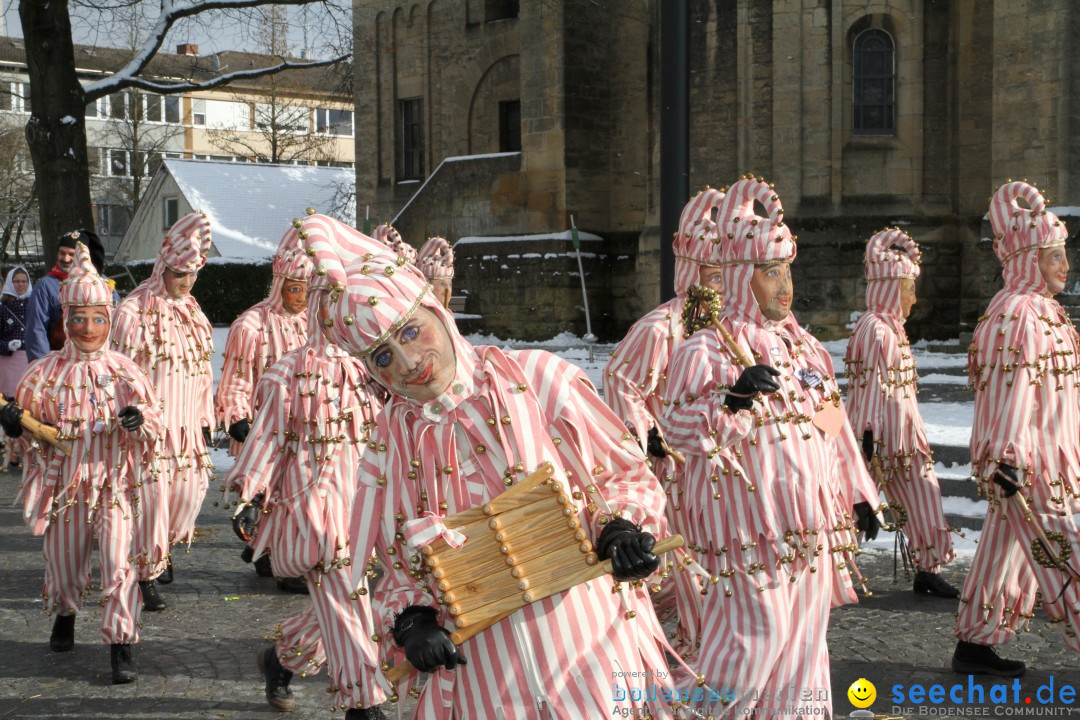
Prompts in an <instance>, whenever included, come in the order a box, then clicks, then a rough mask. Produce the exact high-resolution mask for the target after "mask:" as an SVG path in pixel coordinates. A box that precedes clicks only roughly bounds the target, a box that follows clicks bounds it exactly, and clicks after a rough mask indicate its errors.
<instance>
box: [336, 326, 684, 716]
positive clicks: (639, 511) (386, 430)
mask: <svg viewBox="0 0 1080 720" xmlns="http://www.w3.org/2000/svg"><path fill="white" fill-rule="evenodd" d="M425 306H426V307H429V308H430V309H431V310H432V311H433V312H436V313H437V314H439V316H440V317H441V318H442V319H443V323H444V324H446V325H447V327H448V328H449V329H451V336H452V338H454V343H455V351H456V355H457V362H458V367H457V375H456V379H455V380H454V381H453V382H452V383H451V385H450V387H449V388H448V389H447V391H446V392H445V393H443V395H442V396H440V397H439V398H437V399H436V400H433V401H430V402H427V403H423V404H421V403H418V402H416V401H412V400H407V399H403V398H400V397H397V396H392V397H391V399H390V401H389V402H388V404H387V405H386V408H385V414H384V415H383V416H382V417H381V418H380V420H379V425H378V432H377V434H376V437H375V439H374V441H373V442H372V443H371V445H370V450H369V452H367V453H365V454H364V456H363V457H362V458H361V465H360V486H359V487H358V489H357V496H356V504H355V506H354V509H353V515H352V518H353V532H354V545H353V548H354V549H353V557H360V556H362V555H363V553H364V552H365V551H366V548H369V547H372V546H374V547H375V548H376V550H377V553H378V558H379V561H380V562H381V563H382V564H383V566H384V567H385V569H386V573H387V574H386V577H385V578H383V580H382V581H381V582H380V583H379V585H378V586H377V588H376V601H377V602H376V607H375V610H376V613H377V615H376V622H377V625H378V626H379V628H380V630H381V633H382V640H383V644H384V647H385V651H386V652H387V653H389V655H390V657H391V658H394V659H395V660H400V659H402V657H403V656H402V653H401V651H400V650H398V649H397V648H396V646H395V645H394V644H393V642H392V640H391V637H390V632H389V631H390V629H391V628H392V626H393V622H394V615H395V614H396V613H399V612H401V611H402V610H403V609H404V608H406V607H408V606H410V605H425V606H436V607H438V605H437V601H436V597H435V596H434V595H433V594H432V591H431V579H430V578H429V577H428V576H427V575H426V574H425V573H422V572H420V571H419V570H418V568H419V566H418V565H417V564H416V563H417V562H418V557H417V556H416V554H415V551H414V550H412V549H410V546H409V545H408V543H407V538H406V535H405V533H404V532H403V531H405V530H407V526H408V524H409V523H410V521H414V520H417V519H418V518H422V517H427V516H428V514H429V513H432V514H435V515H439V516H442V515H448V514H452V513H455V512H459V511H462V510H465V509H467V508H472V507H476V506H478V505H480V504H481V503H483V502H484V501H485V500H486V499H488V498H491V497H494V496H496V495H498V494H500V493H501V492H502V491H504V490H505V489H506V487H507V486H509V485H511V484H513V483H514V482H515V481H516V480H518V479H521V478H523V477H525V475H527V474H528V473H529V472H531V471H532V470H533V469H535V468H536V467H538V466H539V465H540V464H541V463H543V462H551V463H552V464H553V465H554V467H555V477H556V478H557V479H558V480H559V481H560V482H562V483H564V484H565V485H566V486H567V490H568V494H571V493H572V496H573V498H574V502H575V504H576V505H577V511H578V515H579V517H580V519H581V521H582V526H583V527H586V528H590V529H591V532H592V534H593V538H594V539H595V537H596V536H597V535H598V534H599V531H600V526H599V523H600V522H601V521H602V519H603V518H605V517H607V516H609V514H611V513H620V514H622V516H624V517H626V518H628V519H630V520H632V521H634V522H637V523H640V524H641V525H643V526H644V528H645V529H646V530H648V531H650V532H652V533H653V534H654V535H656V536H657V537H663V536H665V535H666V534H667V523H666V521H665V519H664V496H663V493H662V491H661V490H660V488H659V485H658V483H657V482H656V479H655V477H654V476H653V475H652V474H651V473H650V472H649V471H648V469H647V468H646V465H645V462H644V457H643V454H642V451H641V448H640V447H638V445H637V444H636V443H635V442H634V439H633V437H632V436H631V435H630V434H629V433H628V432H625V428H624V425H623V423H622V421H621V420H620V419H619V418H617V417H616V416H615V415H614V414H613V413H612V412H611V411H610V410H609V409H608V408H607V407H606V406H605V405H604V404H603V403H602V402H601V401H600V399H599V397H598V396H597V395H596V392H595V390H594V389H593V388H592V386H591V385H590V383H589V382H588V380H587V379H586V378H585V376H584V375H583V374H582V373H581V372H580V371H579V370H577V369H576V368H574V367H573V366H571V365H570V364H568V363H566V362H565V361H563V360H561V359H560V358H558V357H556V356H554V355H551V354H549V353H546V352H542V351H521V352H515V353H504V352H503V351H501V350H499V349H496V348H493V347H473V346H471V345H469V344H468V343H467V342H465V341H464V339H462V338H461V337H460V336H459V335H457V333H456V332H454V331H453V329H452V328H453V321H452V320H451V319H449V315H448V313H447V312H446V311H445V310H442V309H441V308H436V307H434V306H432V305H425ZM614 586H615V583H614V582H613V580H612V578H611V577H610V576H604V577H602V578H599V579H597V580H593V581H590V582H588V583H586V584H583V585H578V586H576V587H574V588H572V589H570V590H567V591H565V592H562V593H558V594H556V595H554V596H552V597H549V598H547V599H544V600H540V601H537V602H534V603H532V604H531V605H528V606H527V607H525V608H522V609H521V610H519V611H517V612H515V613H513V614H512V615H511V616H510V617H508V618H506V619H504V620H502V621H501V622H499V623H497V624H496V625H494V626H492V627H491V628H489V629H487V630H485V631H483V632H482V633H480V634H479V635H478V636H477V637H475V638H473V639H471V640H468V641H466V642H465V643H464V644H463V645H462V646H461V650H462V652H463V653H464V655H465V656H466V657H467V658H468V661H469V664H468V665H466V666H459V667H458V668H457V669H455V670H453V671H448V670H445V669H442V670H439V671H437V672H435V673H434V674H433V675H432V676H431V677H430V679H429V681H428V682H427V684H426V685H425V686H424V687H423V689H422V690H420V692H419V700H418V709H417V716H418V717H425V718H435V719H440V720H441V719H448V718H457V719H458V720H470V719H473V718H475V719H478V720H479V719H482V720H489V719H491V718H504V719H506V720H517V719H521V720H525V719H526V718H535V717H538V716H544V717H546V716H547V715H544V714H543V713H544V712H545V711H546V712H548V713H550V716H551V717H590V718H591V717H606V716H608V715H609V714H610V713H611V708H612V707H613V706H615V705H617V704H618V703H616V702H614V701H613V698H612V693H613V690H612V683H613V680H612V678H613V677H616V676H615V675H613V673H618V672H624V673H628V672H632V671H636V672H639V673H640V672H647V673H649V676H648V677H649V678H650V679H649V680H647V681H646V684H650V683H652V682H654V681H656V682H657V684H659V685H663V686H668V685H669V681H666V680H665V679H664V678H663V674H661V676H660V680H656V678H657V675H656V673H655V671H656V670H661V671H662V673H663V672H666V671H667V660H666V658H665V657H664V653H665V648H666V647H667V645H666V641H665V640H664V636H663V631H662V629H661V628H660V625H659V623H658V622H657V620H656V617H655V615H654V614H653V611H652V609H651V607H650V603H649V598H648V596H647V592H646V591H645V590H644V589H643V588H635V587H633V586H631V585H627V584H623V585H622V586H621V590H620V591H619V592H617V593H615V594H613V588H614ZM440 610H441V608H440ZM440 617H441V622H442V623H443V624H444V625H446V626H449V625H450V622H449V620H450V619H449V617H448V616H445V615H442V614H440ZM669 677H670V676H669ZM631 682H632V683H633V682H640V681H633V680H631ZM630 704H632V705H634V706H636V707H638V708H641V707H643V706H644V705H648V706H649V708H650V709H651V711H652V712H653V717H670V715H669V712H670V710H669V706H665V705H663V704H661V703H655V702H653V703H630ZM620 706H621V705H620ZM639 712H640V710H639Z"/></svg>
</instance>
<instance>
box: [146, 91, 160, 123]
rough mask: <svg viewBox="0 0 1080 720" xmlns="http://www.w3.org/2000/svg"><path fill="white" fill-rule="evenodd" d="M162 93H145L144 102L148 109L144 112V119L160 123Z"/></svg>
mask: <svg viewBox="0 0 1080 720" xmlns="http://www.w3.org/2000/svg"><path fill="white" fill-rule="evenodd" d="M163 99H164V98H162V97H161V96H160V95H144V96H143V102H144V103H145V107H146V110H145V112H144V113H143V119H144V120H146V122H152V123H159V122H161V118H162V115H161V101H162V100H163Z"/></svg>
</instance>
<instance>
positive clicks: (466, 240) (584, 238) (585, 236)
mask: <svg viewBox="0 0 1080 720" xmlns="http://www.w3.org/2000/svg"><path fill="white" fill-rule="evenodd" d="M578 238H579V239H580V240H581V242H597V241H598V240H603V239H604V238H602V237H600V236H599V235H593V234H592V233H588V232H585V231H584V230H579V231H578ZM570 239H571V235H570V231H569V230H563V231H562V232H557V233H540V234H537V235H498V236H496V235H491V236H468V237H463V238H460V239H459V240H458V241H457V242H456V243H454V247H457V246H458V245H472V244H473V243H497V242H519V241H520V242H529V241H535V240H570Z"/></svg>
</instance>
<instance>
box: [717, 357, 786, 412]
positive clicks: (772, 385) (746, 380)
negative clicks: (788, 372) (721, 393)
mask: <svg viewBox="0 0 1080 720" xmlns="http://www.w3.org/2000/svg"><path fill="white" fill-rule="evenodd" d="M774 377H780V371H779V370H777V369H776V368H774V367H770V366H769V365H751V366H750V367H748V368H746V369H745V370H743V371H742V374H741V375H739V379H738V380H736V381H735V384H734V385H732V386H731V389H730V390H728V393H727V395H726V396H725V397H724V404H725V405H727V406H728V407H729V408H731V409H732V410H749V409H750V408H751V407H753V405H754V397H756V396H757V394H758V393H771V392H776V391H777V390H779V389H780V384H779V383H777V382H776V381H775V380H773V378H774Z"/></svg>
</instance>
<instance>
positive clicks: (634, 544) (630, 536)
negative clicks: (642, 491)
mask: <svg viewBox="0 0 1080 720" xmlns="http://www.w3.org/2000/svg"><path fill="white" fill-rule="evenodd" d="M655 544H656V538H654V537H653V536H652V535H651V534H650V533H647V532H642V530H641V528H639V527H638V526H637V525H635V524H634V523H632V522H630V521H629V520H626V519H624V518H614V519H613V520H612V521H611V522H609V523H608V524H607V525H605V526H604V529H603V530H601V531H600V537H599V538H597V540H596V554H597V555H598V556H599V557H600V559H601V560H607V559H608V558H611V574H612V575H614V576H615V579H616V580H637V579H639V578H644V577H648V576H649V575H652V574H653V573H654V572H655V571H656V568H658V567H660V558H659V557H658V556H657V555H655V554H653V551H652V549H653V546H654V545H655Z"/></svg>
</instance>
